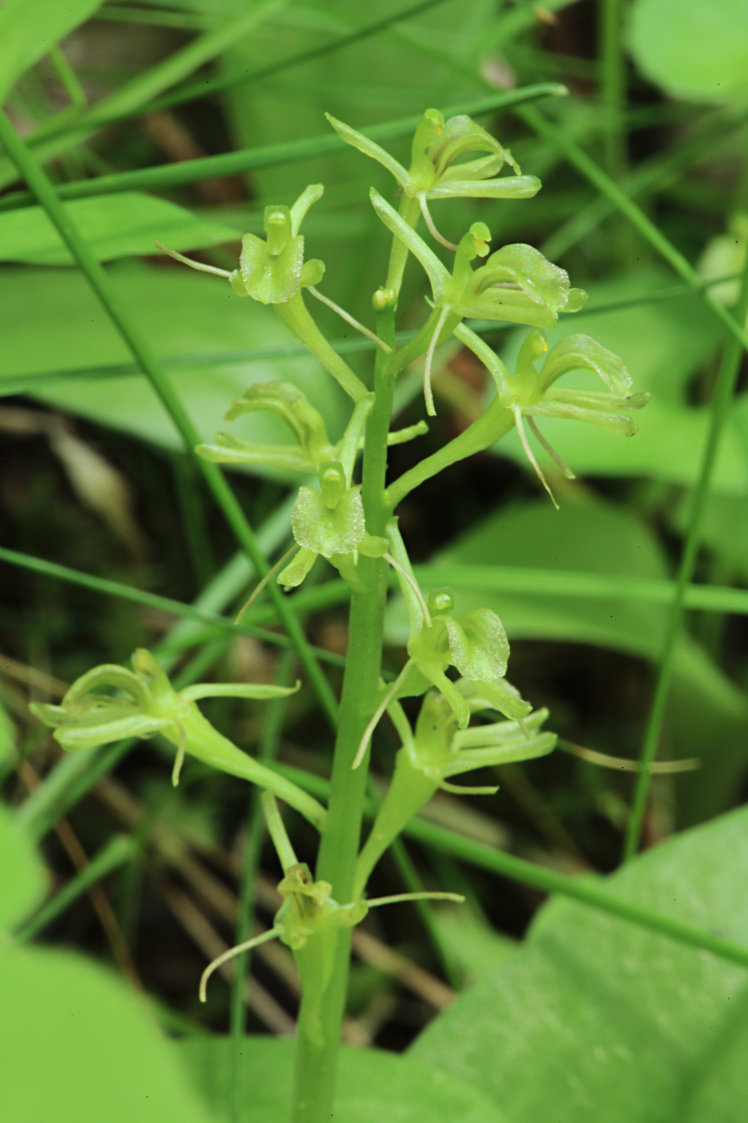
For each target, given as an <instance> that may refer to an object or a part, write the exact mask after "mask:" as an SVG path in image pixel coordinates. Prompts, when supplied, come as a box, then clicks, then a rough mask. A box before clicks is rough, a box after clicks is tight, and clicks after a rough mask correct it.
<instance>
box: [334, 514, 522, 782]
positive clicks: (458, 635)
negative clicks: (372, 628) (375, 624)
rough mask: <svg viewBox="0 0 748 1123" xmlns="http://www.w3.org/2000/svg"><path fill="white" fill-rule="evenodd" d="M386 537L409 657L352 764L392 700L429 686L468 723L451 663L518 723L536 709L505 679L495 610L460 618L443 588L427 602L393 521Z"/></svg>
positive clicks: (503, 639)
mask: <svg viewBox="0 0 748 1123" xmlns="http://www.w3.org/2000/svg"><path fill="white" fill-rule="evenodd" d="M388 536H389V539H390V543H391V553H388V554H387V555H386V557H387V558H388V560H389V561H390V563H391V564H392V566H393V568H394V569H395V570H396V573H397V577H398V581H399V583H400V588H401V590H402V593H403V596H404V599H405V603H406V605H407V608H408V615H409V618H410V636H409V639H408V644H407V651H408V659H407V661H406V663H405V665H404V666H403V668H402V670H401V671H400V673H399V675H398V676H397V678H396V679H395V680H394V682H392V683H391V684H390V685H389V686H388V687H386V688H383V691H382V694H381V696H380V699H379V702H378V705H377V707H376V709H375V710H374V713H373V714H372V716H371V719H370V721H369V723H368V725H367V726H366V729H365V730H364V733H363V736H362V738H361V741H360V743H359V746H358V749H357V752H356V755H355V758H354V761H353V767H354V768H358V766H359V765H360V764H361V762H362V761H363V759H364V757H365V755H366V750H367V748H368V747H369V743H370V741H371V738H372V736H373V733H374V730H375V729H376V727H377V725H378V724H379V721H380V720H381V718H382V716H383V715H384V713H385V711H387V710H388V709H389V707H390V706H391V705H392V703H393V702H395V701H397V700H398V699H399V698H410V697H414V696H416V697H417V696H418V695H421V694H425V693H426V691H427V690H428V689H429V687H432V686H433V687H436V689H437V691H438V692H439V694H440V695H441V697H442V698H444V700H445V702H446V704H447V705H448V706H449V708H450V709H451V711H452V713H453V714H454V717H455V720H456V721H457V724H458V725H459V726H460V728H461V729H464V728H466V727H467V725H468V724H469V722H470V706H469V704H468V702H467V700H466V698H465V693H464V691H463V690H461V689H459V688H458V685H457V683H456V682H455V681H454V680H452V679H451V678H449V676H448V675H447V673H446V672H447V671H448V670H449V669H450V668H452V667H453V668H454V669H455V670H457V671H458V672H459V674H460V675H461V676H462V677H463V678H464V679H466V680H468V681H469V682H470V683H471V684H472V686H473V687H474V688H475V689H476V690H479V691H480V694H481V697H482V698H484V699H486V700H487V701H488V703H489V704H490V705H491V706H492V707H493V708H494V709H495V710H498V712H499V713H502V714H503V715H504V716H505V717H507V718H510V719H512V720H514V721H518V722H519V724H520V726H522V724H523V721H524V719H525V717H526V716H527V715H528V714H529V713H530V712H531V710H532V706H531V705H530V703H529V702H526V701H525V700H524V699H523V698H522V697H521V695H520V694H519V691H518V690H516V689H515V687H513V686H512V685H511V684H510V683H508V682H507V681H506V672H507V665H508V661H509V641H508V639H507V635H506V630H505V628H504V625H503V624H502V622H501V619H500V618H499V616H497V614H496V613H495V612H493V611H492V610H491V609H488V608H478V609H475V610H474V611H472V612H468V613H467V614H466V615H464V616H461V617H460V618H459V619H457V618H455V617H454V616H453V615H452V610H453V607H454V605H453V600H452V596H451V594H450V593H449V592H447V591H445V590H442V591H441V592H436V593H432V594H431V595H430V597H429V599H428V602H427V601H426V599H425V598H424V596H423V593H422V592H421V590H420V588H419V586H418V583H417V581H416V579H415V576H414V574H413V570H412V567H411V565H410V561H409V559H408V556H407V552H406V550H405V545H404V543H403V541H402V538H401V537H400V534H399V531H398V529H397V526H396V523H395V520H392V521H391V522H390V524H389V526H388Z"/></svg>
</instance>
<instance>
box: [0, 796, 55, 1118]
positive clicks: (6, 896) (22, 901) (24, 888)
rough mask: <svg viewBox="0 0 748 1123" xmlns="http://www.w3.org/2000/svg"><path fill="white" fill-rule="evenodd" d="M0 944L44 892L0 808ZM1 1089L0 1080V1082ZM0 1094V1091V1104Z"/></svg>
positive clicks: (31, 855)
mask: <svg viewBox="0 0 748 1123" xmlns="http://www.w3.org/2000/svg"><path fill="white" fill-rule="evenodd" d="M0 855H2V859H1V860H0V861H1V867H0V868H1V871H2V872H1V873H0V943H2V939H3V937H2V935H1V933H2V930H3V929H9V928H12V927H13V926H14V925H16V924H18V923H19V922H20V921H21V920H23V919H24V918H25V917H27V916H28V915H29V913H30V912H31V911H32V910H33V909H34V908H35V907H36V906H37V905H38V904H39V903H40V901H41V900H42V898H43V897H44V894H45V892H46V887H47V882H46V877H45V875H44V868H43V866H42V863H41V861H40V859H39V857H38V855H37V853H36V850H35V849H34V846H33V844H32V842H31V840H30V839H29V838H27V836H26V833H25V831H23V830H22V829H21V828H20V827H19V826H18V825H17V824H16V823H15V822H14V820H13V816H12V815H11V813H10V811H9V810H8V809H7V807H4V806H3V805H2V804H0ZM0 1089H2V1080H0ZM1 1096H2V1092H1V1091H0V1104H1V1102H2V1100H1Z"/></svg>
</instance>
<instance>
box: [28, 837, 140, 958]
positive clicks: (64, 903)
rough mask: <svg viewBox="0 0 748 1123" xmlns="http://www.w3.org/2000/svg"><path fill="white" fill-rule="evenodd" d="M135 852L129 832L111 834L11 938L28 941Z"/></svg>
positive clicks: (128, 859)
mask: <svg viewBox="0 0 748 1123" xmlns="http://www.w3.org/2000/svg"><path fill="white" fill-rule="evenodd" d="M136 852H137V843H136V841H135V839H134V838H130V837H129V835H114V837H113V838H110V839H109V841H108V842H106V843H105V844H104V845H103V846H102V848H101V850H99V852H98V853H97V854H95V855H94V857H93V858H91V860H90V861H89V862H88V863H87V864H86V865H85V866H84V867H83V869H81V870H79V871H78V873H77V874H76V875H75V877H73V878H71V879H70V881H69V882H68V883H67V885H65V886H64V887H63V888H62V889H60V890H59V892H57V893H55V895H54V897H52V899H51V900H49V901H47V903H46V904H45V905H43V906H42V908H41V909H40V910H39V912H38V913H37V914H36V916H34V917H32V919H31V920H29V921H28V922H27V923H26V924H24V926H23V927H22V928H20V929H19V930H18V932H16V934H15V939H16V940H17V941H18V943H26V942H27V941H28V940H32V939H33V938H34V936H37V935H38V934H39V933H40V932H42V931H43V930H44V929H45V928H46V927H47V925H48V924H51V923H52V921H53V920H54V919H55V918H56V917H58V916H59V915H60V914H61V913H63V912H64V911H65V909H67V908H69V907H70V905H72V904H73V902H74V901H76V900H77V899H78V897H80V896H82V894H83V893H86V892H87V891H88V890H89V889H90V888H91V886H92V885H95V884H96V883H97V882H98V881H101V880H102V878H104V877H106V876H107V874H110V873H111V872H112V870H116V869H118V868H119V866H122V865H124V864H125V863H126V862H129V861H130V859H131V858H133V857H134V856H135V854H136Z"/></svg>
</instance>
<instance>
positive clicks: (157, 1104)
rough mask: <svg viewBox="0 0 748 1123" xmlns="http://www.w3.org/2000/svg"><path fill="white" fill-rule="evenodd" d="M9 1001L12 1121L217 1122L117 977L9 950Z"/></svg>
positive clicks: (7, 1106) (0, 964)
mask: <svg viewBox="0 0 748 1123" xmlns="http://www.w3.org/2000/svg"><path fill="white" fill-rule="evenodd" d="M0 992H1V993H2V996H3V1016H2V1019H0V1088H1V1089H2V1093H0V1096H1V1099H2V1114H3V1118H4V1119H7V1120H9V1121H10V1120H13V1123H39V1120H42V1119H54V1120H55V1123H89V1121H90V1123H93V1121H94V1120H104V1119H105V1120H107V1123H133V1120H136V1119H137V1120H138V1123H164V1121H165V1120H179V1123H208V1120H209V1119H210V1116H209V1115H208V1113H207V1112H206V1111H205V1110H204V1108H203V1107H202V1105H201V1103H200V1101H199V1099H198V1098H197V1096H196V1094H195V1093H193V1092H192V1090H191V1089H190V1087H189V1084H188V1083H187V1081H185V1079H184V1077H183V1074H182V1073H181V1071H180V1068H179V1064H178V1062H177V1061H176V1059H175V1057H174V1055H173V1051H172V1048H171V1046H170V1045H168V1044H167V1042H166V1041H164V1039H163V1038H162V1037H161V1035H160V1033H159V1032H158V1030H157V1029H156V1027H155V1025H154V1022H153V1019H152V1017H151V1016H150V1014H149V1012H148V1009H147V1007H146V1006H145V1005H144V1003H143V1000H142V997H141V996H139V995H138V994H137V993H136V992H135V991H133V990H132V989H129V988H128V987H126V986H125V984H124V983H123V982H122V981H121V980H120V979H118V978H117V977H116V976H114V975H113V974H112V973H111V972H109V971H107V970H105V969H103V968H102V967H100V966H99V965H98V964H95V963H93V962H89V961H88V960H86V959H84V958H83V957H81V956H78V955H74V954H72V953H71V952H68V951H59V950H54V951H52V950H49V949H46V948H45V949H41V948H18V947H11V946H3V947H0ZM40 1066H41V1068H40ZM42 1070H43V1078H42V1077H41V1075H40V1073H41V1071H42Z"/></svg>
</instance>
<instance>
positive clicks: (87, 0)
mask: <svg viewBox="0 0 748 1123" xmlns="http://www.w3.org/2000/svg"><path fill="white" fill-rule="evenodd" d="M100 3H101V0H65V3H64V4H61V3H60V0H34V5H33V11H32V10H31V7H30V5H29V2H28V0H5V3H4V4H3V5H2V7H0V43H2V50H1V51H0V103H2V102H3V101H5V98H6V97H7V94H8V91H9V90H10V88H11V87H12V86H13V84H14V82H15V81H16V79H17V78H20V76H21V75H22V74H23V72H24V71H25V70H27V69H28V67H30V66H33V64H34V63H35V62H37V61H38V60H39V59H40V58H41V57H42V55H45V54H46V53H47V51H48V50H49V49H50V47H54V45H55V43H57V42H59V40H60V39H62V38H63V36H65V35H67V34H68V32H70V31H72V30H73V28H74V27H77V26H78V24H79V23H83V21H84V20H86V19H88V17H89V16H90V15H92V14H93V13H94V12H95V11H96V9H97V8H98V7H99V4H100Z"/></svg>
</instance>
